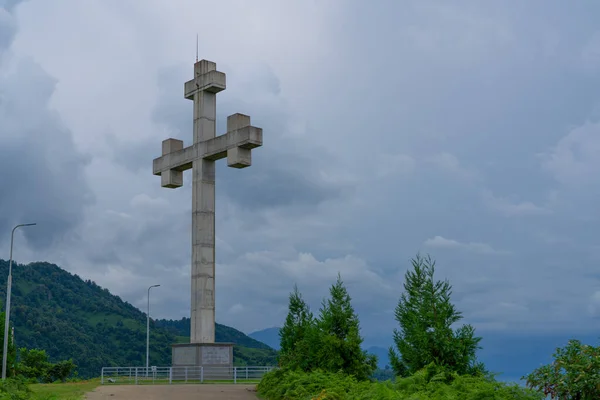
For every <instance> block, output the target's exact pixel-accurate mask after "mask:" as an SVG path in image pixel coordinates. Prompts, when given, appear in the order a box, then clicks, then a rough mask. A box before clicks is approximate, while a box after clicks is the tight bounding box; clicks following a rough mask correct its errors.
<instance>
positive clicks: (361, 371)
mask: <svg viewBox="0 0 600 400" xmlns="http://www.w3.org/2000/svg"><path fill="white" fill-rule="evenodd" d="M329 294H330V296H331V297H330V298H329V299H328V300H324V301H323V304H322V306H321V310H320V314H319V319H318V320H317V328H318V332H319V338H320V340H319V342H320V343H319V344H320V346H319V347H318V353H317V357H318V358H317V359H318V360H319V367H320V368H321V369H323V370H324V371H332V372H336V371H344V372H346V373H348V374H350V375H352V376H355V377H356V378H358V379H368V378H369V377H370V376H371V374H372V373H373V371H375V369H376V368H377V358H376V357H375V356H374V355H370V354H368V353H367V352H366V351H364V350H362V348H361V344H362V342H363V339H362V337H361V336H360V324H359V321H358V316H357V315H356V313H355V312H354V308H353V307H352V304H351V299H350V295H349V294H348V291H347V290H346V287H345V286H344V283H343V282H342V278H341V276H340V275H339V274H338V278H337V281H336V283H335V284H334V285H332V286H331V289H330V290H329Z"/></svg>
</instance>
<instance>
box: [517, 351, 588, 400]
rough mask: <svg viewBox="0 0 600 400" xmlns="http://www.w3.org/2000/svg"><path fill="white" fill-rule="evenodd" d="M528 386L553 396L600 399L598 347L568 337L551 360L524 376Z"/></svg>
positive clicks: (574, 399) (573, 399) (575, 399)
mask: <svg viewBox="0 0 600 400" xmlns="http://www.w3.org/2000/svg"><path fill="white" fill-rule="evenodd" d="M522 379H526V381H527V386H528V387H530V388H534V389H537V390H539V391H541V392H543V393H544V395H546V396H550V398H552V399H561V400H562V399H572V400H595V399H600V347H594V346H589V345H584V344H581V342H580V341H578V340H570V341H569V343H568V344H567V346H566V347H564V348H558V349H556V351H555V352H554V361H553V362H552V363H551V364H549V365H544V366H542V367H540V368H538V369H536V370H534V371H533V372H531V373H530V374H529V375H527V376H524V377H523V378H522Z"/></svg>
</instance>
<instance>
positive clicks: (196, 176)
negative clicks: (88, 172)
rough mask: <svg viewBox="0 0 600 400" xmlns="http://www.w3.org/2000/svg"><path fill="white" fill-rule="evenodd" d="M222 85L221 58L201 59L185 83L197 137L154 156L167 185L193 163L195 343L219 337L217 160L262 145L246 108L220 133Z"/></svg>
mask: <svg viewBox="0 0 600 400" xmlns="http://www.w3.org/2000/svg"><path fill="white" fill-rule="evenodd" d="M222 90H225V74H224V73H222V72H219V71H217V64H215V63H214V62H211V61H206V60H201V61H199V62H196V64H194V79H192V80H190V81H188V82H186V83H185V86H184V97H185V98H186V99H188V100H193V101H194V143H193V144H192V145H190V146H188V147H185V148H184V147H183V141H181V140H177V139H167V140H164V141H163V142H162V156H161V157H158V158H156V159H155V160H154V162H153V173H154V175H160V178H161V186H162V187H166V188H178V187H181V186H182V185H183V171H185V170H187V169H190V168H191V169H192V193H193V194H192V278H191V279H192V293H191V294H192V298H191V331H190V343H192V344H194V343H205V344H211V343H214V342H215V161H216V160H219V159H221V158H225V157H227V165H228V166H229V167H233V168H245V167H249V166H250V165H251V160H252V159H251V154H250V151H251V149H253V148H255V147H259V146H261V145H262V129H261V128H256V127H254V126H251V125H250V117H249V116H247V115H243V114H233V115H230V116H229V117H227V133H226V134H224V135H221V136H216V135H215V119H216V97H217V96H216V94H217V93H218V92H220V91H222ZM174 354H175V353H174ZM174 358H175V355H174Z"/></svg>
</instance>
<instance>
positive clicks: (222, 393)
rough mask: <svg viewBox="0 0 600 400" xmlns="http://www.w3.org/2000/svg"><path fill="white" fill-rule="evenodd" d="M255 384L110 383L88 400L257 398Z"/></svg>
mask: <svg viewBox="0 0 600 400" xmlns="http://www.w3.org/2000/svg"><path fill="white" fill-rule="evenodd" d="M255 388H256V386H255V385H231V384H230V385H216V384H204V385H190V384H187V385H114V386H113V385H110V386H100V387H98V388H96V389H95V390H94V391H93V392H91V393H88V394H87V395H86V399H87V400H104V399H111V400H142V399H143V400H192V399H194V400H198V399H200V400H209V399H214V400H256V399H258V397H256V394H255Z"/></svg>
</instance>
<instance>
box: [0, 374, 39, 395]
mask: <svg viewBox="0 0 600 400" xmlns="http://www.w3.org/2000/svg"><path fill="white" fill-rule="evenodd" d="M32 398H33V394H32V392H31V390H30V389H29V388H28V387H27V382H26V381H25V379H22V378H8V379H6V380H5V381H0V400H29V399H32Z"/></svg>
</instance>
